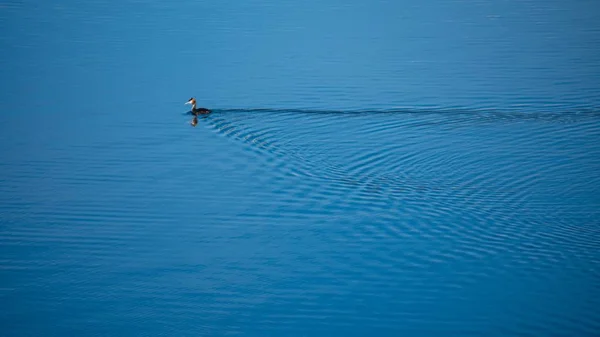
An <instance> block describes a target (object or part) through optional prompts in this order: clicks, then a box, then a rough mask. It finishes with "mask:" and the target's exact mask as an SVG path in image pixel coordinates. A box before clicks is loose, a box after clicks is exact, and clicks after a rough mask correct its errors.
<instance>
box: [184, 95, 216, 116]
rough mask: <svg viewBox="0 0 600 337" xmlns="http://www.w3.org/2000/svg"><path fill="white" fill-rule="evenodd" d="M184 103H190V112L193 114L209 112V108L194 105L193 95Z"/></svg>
mask: <svg viewBox="0 0 600 337" xmlns="http://www.w3.org/2000/svg"><path fill="white" fill-rule="evenodd" d="M185 104H191V105H192V114H194V115H201V114H208V113H211V110H209V109H207V108H197V107H196V99H195V98H194V97H192V98H190V99H189V100H188V101H187V102H186V103H185Z"/></svg>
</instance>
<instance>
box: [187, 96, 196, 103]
mask: <svg viewBox="0 0 600 337" xmlns="http://www.w3.org/2000/svg"><path fill="white" fill-rule="evenodd" d="M185 104H191V105H196V99H195V98H194V97H192V98H190V99H189V100H188V101H187V102H185Z"/></svg>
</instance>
